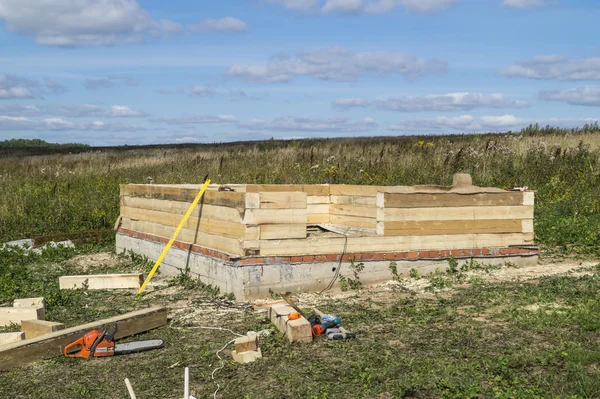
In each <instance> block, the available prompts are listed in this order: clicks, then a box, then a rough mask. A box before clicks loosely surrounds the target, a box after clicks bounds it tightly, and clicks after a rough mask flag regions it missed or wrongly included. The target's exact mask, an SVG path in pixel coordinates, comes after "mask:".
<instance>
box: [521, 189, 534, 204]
mask: <svg viewBox="0 0 600 399" xmlns="http://www.w3.org/2000/svg"><path fill="white" fill-rule="evenodd" d="M523 205H529V206H533V205H535V192H533V191H525V192H523Z"/></svg>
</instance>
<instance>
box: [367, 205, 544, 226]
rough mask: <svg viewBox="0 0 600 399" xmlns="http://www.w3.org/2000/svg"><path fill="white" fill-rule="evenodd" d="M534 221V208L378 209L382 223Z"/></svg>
mask: <svg viewBox="0 0 600 399" xmlns="http://www.w3.org/2000/svg"><path fill="white" fill-rule="evenodd" d="M483 219H488V220H492V219H533V207H532V206H464V207H456V208H439V207H436V208H378V210H377V220H378V221H380V222H410V221H415V222H416V221H423V220H483Z"/></svg>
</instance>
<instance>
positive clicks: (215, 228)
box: [121, 206, 246, 239]
mask: <svg viewBox="0 0 600 399" xmlns="http://www.w3.org/2000/svg"><path fill="white" fill-rule="evenodd" d="M121 216H124V217H128V218H130V219H133V220H142V221H146V222H154V223H160V224H162V225H165V226H171V227H177V226H179V223H180V222H181V219H182V218H183V216H182V215H178V214H172V213H167V212H158V211H151V210H147V209H139V208H130V207H127V206H122V207H121ZM183 227H184V228H186V229H190V230H194V231H202V232H205V233H210V234H218V235H223V236H225V237H233V238H238V239H241V238H243V237H244V233H245V230H246V227H245V225H244V224H242V223H237V222H228V221H224V220H216V219H207V218H204V217H202V218H198V217H193V216H190V217H189V218H188V220H186V222H185V223H184V224H183Z"/></svg>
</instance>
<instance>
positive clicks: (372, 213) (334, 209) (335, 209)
mask: <svg viewBox="0 0 600 399" xmlns="http://www.w3.org/2000/svg"><path fill="white" fill-rule="evenodd" d="M329 213H330V214H332V215H340V216H354V217H362V218H372V219H376V218H377V208H376V207H374V206H362V205H330V206H329Z"/></svg>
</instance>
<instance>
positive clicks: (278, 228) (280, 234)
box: [260, 223, 306, 240]
mask: <svg viewBox="0 0 600 399" xmlns="http://www.w3.org/2000/svg"><path fill="white" fill-rule="evenodd" d="M288 238H306V223H302V224H263V225H261V226H260V239H261V240H281V239H288Z"/></svg>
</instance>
